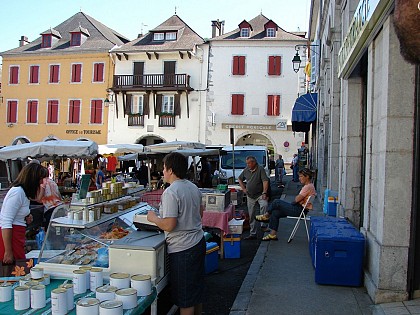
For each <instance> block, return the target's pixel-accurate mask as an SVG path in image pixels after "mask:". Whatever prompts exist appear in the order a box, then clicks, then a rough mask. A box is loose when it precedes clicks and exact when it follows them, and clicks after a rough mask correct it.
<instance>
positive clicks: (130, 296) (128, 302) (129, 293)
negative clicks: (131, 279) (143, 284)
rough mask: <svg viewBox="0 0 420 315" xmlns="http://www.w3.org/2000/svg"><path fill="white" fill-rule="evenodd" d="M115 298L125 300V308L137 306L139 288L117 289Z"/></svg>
mask: <svg viewBox="0 0 420 315" xmlns="http://www.w3.org/2000/svg"><path fill="white" fill-rule="evenodd" d="M115 299H116V300H118V301H121V302H123V309H125V310H128V309H131V308H135V307H136V306H137V290H136V289H133V288H128V289H121V290H117V291H116V292H115Z"/></svg>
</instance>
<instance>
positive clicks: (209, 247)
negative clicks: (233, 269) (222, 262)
mask: <svg viewBox="0 0 420 315" xmlns="http://www.w3.org/2000/svg"><path fill="white" fill-rule="evenodd" d="M218 251H219V246H218V245H217V243H214V242H211V243H206V260H205V261H204V271H205V273H206V274H208V273H211V272H213V271H216V270H217V269H218V268H219V254H218Z"/></svg>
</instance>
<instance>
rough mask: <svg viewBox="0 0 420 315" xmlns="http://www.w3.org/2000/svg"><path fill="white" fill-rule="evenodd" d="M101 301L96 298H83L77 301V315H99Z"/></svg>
mask: <svg viewBox="0 0 420 315" xmlns="http://www.w3.org/2000/svg"><path fill="white" fill-rule="evenodd" d="M99 303H100V301H99V300H98V299H95V298H83V299H80V300H79V301H77V303H76V314H77V315H99Z"/></svg>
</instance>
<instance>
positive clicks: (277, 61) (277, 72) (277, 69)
mask: <svg viewBox="0 0 420 315" xmlns="http://www.w3.org/2000/svg"><path fill="white" fill-rule="evenodd" d="M275 62H276V63H275V67H276V75H280V74H281V57H280V56H276V58H275Z"/></svg>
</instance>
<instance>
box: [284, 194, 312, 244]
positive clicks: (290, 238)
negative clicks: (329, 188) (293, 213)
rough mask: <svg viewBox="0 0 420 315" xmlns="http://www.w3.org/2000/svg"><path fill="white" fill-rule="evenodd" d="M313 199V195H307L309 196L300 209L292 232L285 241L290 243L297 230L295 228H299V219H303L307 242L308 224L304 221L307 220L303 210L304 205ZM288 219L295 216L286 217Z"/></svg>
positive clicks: (304, 208)
mask: <svg viewBox="0 0 420 315" xmlns="http://www.w3.org/2000/svg"><path fill="white" fill-rule="evenodd" d="M314 199H315V196H313V195H312V196H309V198H308V199H307V200H306V202H305V204H304V205H303V208H302V211H301V212H300V215H299V217H298V218H297V221H296V224H295V227H294V228H293V231H292V233H291V234H290V237H289V239H288V240H287V243H290V242H291V241H292V240H293V237H295V234H296V232H297V229H298V228H299V224H300V220H304V222H305V228H306V236H307V237H308V242H309V232H308V224H307V223H306V220H309V219H307V218H306V214H305V210H306V207H307V205H308V203H312V202H313V201H314ZM287 218H289V219H295V218H296V217H289V216H288V217H287Z"/></svg>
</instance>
